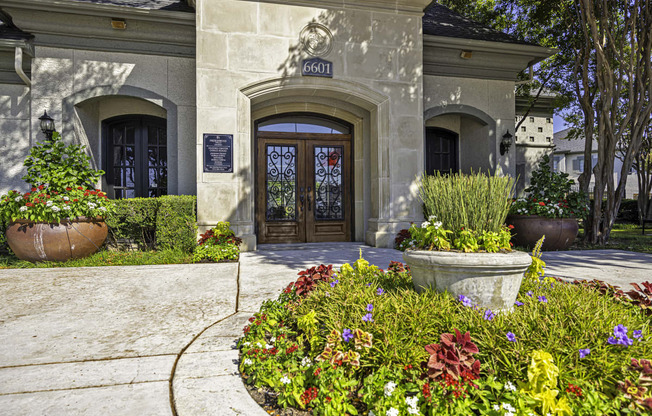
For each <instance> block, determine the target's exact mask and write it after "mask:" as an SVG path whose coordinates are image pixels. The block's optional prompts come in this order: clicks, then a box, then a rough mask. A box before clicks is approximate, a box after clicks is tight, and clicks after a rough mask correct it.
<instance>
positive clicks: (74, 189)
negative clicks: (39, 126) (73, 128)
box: [0, 132, 111, 262]
mask: <svg viewBox="0 0 652 416" xmlns="http://www.w3.org/2000/svg"><path fill="white" fill-rule="evenodd" d="M89 161H90V158H89V156H88V155H86V153H85V152H84V147H83V146H79V145H69V146H66V145H65V144H64V143H63V142H62V140H61V136H60V135H59V134H58V133H56V132H54V133H53V135H52V138H51V139H48V140H46V141H45V142H44V143H39V144H37V145H35V146H34V147H33V148H32V149H31V153H30V156H29V157H27V159H26V160H25V162H24V166H25V167H26V168H27V175H25V176H24V177H23V180H25V181H26V182H27V183H28V184H30V185H31V189H30V190H29V191H28V192H25V193H22V192H19V191H16V190H13V191H10V192H9V193H8V194H7V195H3V196H2V197H0V221H6V222H7V223H8V224H7V229H6V238H7V242H8V244H9V247H10V248H11V250H12V251H13V252H14V254H15V255H16V256H17V257H18V258H19V259H21V260H27V261H32V262H36V261H66V260H69V259H74V258H81V257H86V256H88V255H90V254H92V253H94V252H96V251H97V250H98V249H99V248H100V246H102V244H103V243H104V240H105V239H106V236H107V227H106V224H105V223H104V220H103V219H104V217H105V216H106V214H107V212H108V211H109V210H110V208H111V205H110V202H109V201H108V198H107V196H106V194H105V193H104V192H102V191H101V190H99V189H94V188H95V187H94V184H95V183H96V182H97V180H98V178H99V177H100V176H101V175H102V174H104V172H103V171H101V170H94V169H92V168H91V166H90V162H89Z"/></svg>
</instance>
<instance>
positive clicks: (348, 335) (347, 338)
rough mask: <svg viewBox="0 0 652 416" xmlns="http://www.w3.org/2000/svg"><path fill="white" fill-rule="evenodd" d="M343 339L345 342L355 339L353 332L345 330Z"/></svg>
mask: <svg viewBox="0 0 652 416" xmlns="http://www.w3.org/2000/svg"><path fill="white" fill-rule="evenodd" d="M342 339H343V340H344V342H349V341H351V340H352V339H353V332H352V331H351V330H350V329H348V328H346V329H344V331H342Z"/></svg>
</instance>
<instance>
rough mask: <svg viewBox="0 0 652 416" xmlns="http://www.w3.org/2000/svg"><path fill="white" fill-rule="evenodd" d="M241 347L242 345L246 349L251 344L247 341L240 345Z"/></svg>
mask: <svg viewBox="0 0 652 416" xmlns="http://www.w3.org/2000/svg"><path fill="white" fill-rule="evenodd" d="M242 345H244V346H245V347H248V346H250V345H251V342H249V341H247V342H245V343H244V344H242Z"/></svg>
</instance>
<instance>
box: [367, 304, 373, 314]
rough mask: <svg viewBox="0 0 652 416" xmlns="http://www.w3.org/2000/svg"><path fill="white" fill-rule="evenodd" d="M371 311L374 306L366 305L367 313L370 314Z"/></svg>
mask: <svg viewBox="0 0 652 416" xmlns="http://www.w3.org/2000/svg"><path fill="white" fill-rule="evenodd" d="M373 310H374V305H372V304H371V303H370V304H368V305H367V312H371V311H373Z"/></svg>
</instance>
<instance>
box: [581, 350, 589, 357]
mask: <svg viewBox="0 0 652 416" xmlns="http://www.w3.org/2000/svg"><path fill="white" fill-rule="evenodd" d="M589 354H591V350H590V349H589V348H583V349H580V358H584V357H586V356H587V355H589Z"/></svg>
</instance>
